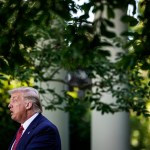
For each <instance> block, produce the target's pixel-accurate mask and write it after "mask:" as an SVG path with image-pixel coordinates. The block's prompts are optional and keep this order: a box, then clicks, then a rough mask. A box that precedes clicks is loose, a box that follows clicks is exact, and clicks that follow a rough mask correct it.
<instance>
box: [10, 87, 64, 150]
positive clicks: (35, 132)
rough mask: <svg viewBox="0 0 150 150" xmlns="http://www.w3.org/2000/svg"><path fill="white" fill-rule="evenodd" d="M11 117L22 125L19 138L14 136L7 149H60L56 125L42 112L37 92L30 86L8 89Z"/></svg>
mask: <svg viewBox="0 0 150 150" xmlns="http://www.w3.org/2000/svg"><path fill="white" fill-rule="evenodd" d="M9 94H10V95H11V98H10V103H9V105H8V107H9V109H10V113H11V118H12V119H13V120H15V121H17V122H18V123H20V124H21V126H22V127H23V132H21V138H20V137H19V139H18V135H17V136H15V137H14V139H13V141H12V143H11V144H10V147H9V150H61V140H60V136H59V132H58V129H57V127H56V126H55V125H54V124H53V123H52V122H50V121H49V120H48V119H47V118H45V117H44V116H43V115H42V114H41V113H42V105H41V103H40V97H39V93H38V91H37V90H36V89H34V88H31V87H20V88H16V89H13V90H10V91H9Z"/></svg>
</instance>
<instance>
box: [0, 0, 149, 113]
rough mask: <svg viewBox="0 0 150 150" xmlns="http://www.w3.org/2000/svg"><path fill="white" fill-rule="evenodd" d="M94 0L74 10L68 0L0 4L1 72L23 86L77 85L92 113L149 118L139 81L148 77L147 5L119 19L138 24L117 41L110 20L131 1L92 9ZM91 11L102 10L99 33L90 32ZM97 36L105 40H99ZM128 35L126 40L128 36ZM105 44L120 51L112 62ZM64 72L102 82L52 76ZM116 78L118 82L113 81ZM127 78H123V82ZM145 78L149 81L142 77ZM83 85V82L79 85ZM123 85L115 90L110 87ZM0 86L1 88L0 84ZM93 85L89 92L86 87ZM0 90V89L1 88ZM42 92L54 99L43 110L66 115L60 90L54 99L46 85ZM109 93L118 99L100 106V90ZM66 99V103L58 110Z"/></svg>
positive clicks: (146, 93)
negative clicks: (130, 113)
mask: <svg viewBox="0 0 150 150" xmlns="http://www.w3.org/2000/svg"><path fill="white" fill-rule="evenodd" d="M96 2H97V1H96V0H90V1H89V2H87V3H84V4H83V5H81V6H79V5H77V4H76V3H75V2H74V1H71V0H55V1H48V0H45V2H44V3H43V2H42V1H40V0H36V1H35V0H32V1H28V0H26V1H25V0H19V1H17V2H16V1H14V0H4V1H1V2H0V6H1V10H0V19H1V22H0V33H1V34H0V64H1V68H0V72H1V80H3V75H4V74H6V75H9V76H10V78H9V79H8V82H10V81H11V80H13V79H18V80H20V81H24V82H26V83H27V84H28V82H29V79H31V78H33V79H34V81H35V82H39V81H44V82H49V81H55V82H61V83H63V84H66V85H67V86H71V87H74V86H77V87H78V89H79V91H80V92H82V91H84V92H85V93H84V94H85V95H84V97H82V98H80V97H78V101H80V100H81V99H82V101H83V103H84V101H89V102H91V104H92V109H97V110H99V111H101V112H102V113H108V112H111V113H115V112H117V111H122V110H123V111H130V110H133V111H136V112H137V113H138V114H141V113H142V114H144V115H148V112H147V110H146V102H147V100H149V85H148V82H144V81H145V80H143V79H144V78H145V77H144V76H143V70H144V72H145V73H146V76H148V77H149V68H150V62H149V57H150V50H149V41H148V39H149V36H150V30H149V24H150V20H149V17H148V16H149V13H150V11H149V10H150V9H149V7H150V2H149V1H148V0H143V1H142V2H141V5H140V6H141V7H142V8H143V9H144V10H143V14H139V16H138V18H134V17H133V16H128V15H127V14H126V15H125V16H123V17H122V18H121V19H122V21H123V22H124V23H125V24H128V25H129V26H136V25H137V24H138V23H140V22H143V24H144V25H143V26H142V29H141V32H137V31H133V30H132V31H130V30H127V31H126V32H124V33H122V35H120V37H126V38H128V39H127V42H126V43H124V42H122V41H121V38H120V37H117V36H116V34H115V33H114V32H112V31H110V30H109V29H108V28H113V27H114V24H113V22H112V21H111V19H112V18H114V17H115V13H114V10H115V9H121V10H124V11H126V9H127V7H128V5H129V4H130V5H132V6H133V7H134V9H133V13H135V10H136V2H135V1H134V0H124V1H120V0H115V1H111V0H105V1H100V5H96ZM91 8H93V9H92V10H93V13H95V12H97V11H101V12H103V11H104V9H105V10H107V18H104V17H103V16H100V18H99V19H98V20H100V21H101V24H100V34H99V35H97V34H95V23H96V21H97V20H95V22H88V21H87V18H88V17H89V11H90V10H91ZM78 10H82V11H83V12H84V14H83V15H81V16H80V17H74V16H73V15H72V13H77V11H78ZM101 36H103V37H107V39H109V40H108V41H103V40H102V38H101ZM129 37H130V38H129ZM108 46H116V47H121V48H123V51H122V53H120V54H118V59H117V61H116V62H115V63H114V62H111V61H110V60H109V57H110V53H109V52H108V51H107V47H108ZM61 69H64V70H66V71H67V72H71V73H72V72H73V73H74V72H76V71H77V72H78V70H81V71H83V72H85V73H86V74H87V77H88V78H89V79H93V78H95V77H96V75H99V76H100V77H101V78H102V80H101V81H98V82H95V83H91V82H89V80H88V82H86V81H85V82H84V80H80V81H81V82H78V81H79V80H78V81H77V83H75V84H74V83H73V84H72V83H70V82H68V81H65V80H64V79H56V78H55V74H57V73H59V70H61ZM116 76H118V78H116ZM126 77H127V78H126ZM147 80H149V79H148V78H147ZM82 81H83V82H82ZM122 84H123V85H126V86H124V87H123V88H118V89H115V88H114V87H115V86H114V85H122ZM1 86H2V85H1ZM93 86H96V87H97V92H95V93H93V91H92V90H91V88H92V87H93ZM1 88H3V87H1ZM36 88H38V89H39V90H40V92H41V93H43V92H50V93H51V94H52V95H53V96H54V97H57V100H56V99H55V100H51V101H50V102H49V104H48V106H46V108H47V109H55V108H60V109H64V110H66V111H69V110H70V108H71V106H72V104H73V103H74V101H77V100H72V101H70V98H71V97H70V96H68V95H67V94H66V91H63V92H64V96H60V95H58V94H57V93H56V92H55V90H54V89H51V88H49V87H47V89H42V88H41V87H38V86H36ZM108 91H111V92H112V94H113V96H115V97H117V101H116V103H115V104H105V103H103V102H101V101H100V98H101V92H108ZM64 101H65V103H66V105H65V106H64V107H63V108H61V104H62V103H63V102H64Z"/></svg>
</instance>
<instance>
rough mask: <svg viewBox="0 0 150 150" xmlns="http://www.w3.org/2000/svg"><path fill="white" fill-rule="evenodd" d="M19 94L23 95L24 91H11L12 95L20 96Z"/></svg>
mask: <svg viewBox="0 0 150 150" xmlns="http://www.w3.org/2000/svg"><path fill="white" fill-rule="evenodd" d="M18 95H20V96H21V95H23V93H22V92H20V91H15V92H13V93H11V97H15V96H18Z"/></svg>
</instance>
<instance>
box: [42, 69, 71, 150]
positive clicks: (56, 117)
mask: <svg viewBox="0 0 150 150" xmlns="http://www.w3.org/2000/svg"><path fill="white" fill-rule="evenodd" d="M64 76H65V72H64V71H61V72H60V73H59V74H58V75H57V76H56V78H63V77H64ZM40 84H41V86H42V87H46V86H47V84H45V83H40ZM48 86H49V87H50V88H52V89H55V91H56V92H57V93H58V94H61V93H62V90H64V88H65V87H64V85H63V84H61V83H58V82H49V84H48ZM44 96H46V97H48V98H49V100H51V99H52V95H50V94H44ZM43 103H44V104H46V103H45V102H43ZM62 105H63V104H62ZM43 115H44V116H46V117H47V118H48V119H49V120H50V121H51V122H53V123H54V124H55V125H56V126H57V127H58V130H59V133H60V137H61V144H62V150H69V117H68V113H66V112H64V111H61V110H56V111H52V110H45V109H44V111H43Z"/></svg>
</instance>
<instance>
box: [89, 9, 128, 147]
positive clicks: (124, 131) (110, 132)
mask: <svg viewBox="0 0 150 150" xmlns="http://www.w3.org/2000/svg"><path fill="white" fill-rule="evenodd" d="M121 16H122V11H119V10H117V11H116V18H115V19H114V22H115V28H114V30H115V33H116V34H119V33H120V32H121V31H123V30H124V29H125V28H126V27H125V26H124V24H123V23H121V21H120V17H121ZM97 17H98V16H96V18H97ZM97 29H99V28H97ZM109 50H110V52H111V54H112V56H111V58H110V59H111V60H112V61H114V60H115V57H116V52H118V51H120V50H119V49H117V48H116V47H114V48H109ZM96 80H100V77H99V78H97V79H96ZM93 90H94V89H93ZM101 101H103V102H105V103H111V102H115V101H116V99H115V98H113V97H112V95H111V93H105V94H103V97H102V99H101ZM91 150H130V125H129V114H128V113H126V112H118V113H115V114H104V115H102V114H101V112H99V111H96V110H94V111H92V121H91Z"/></svg>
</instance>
